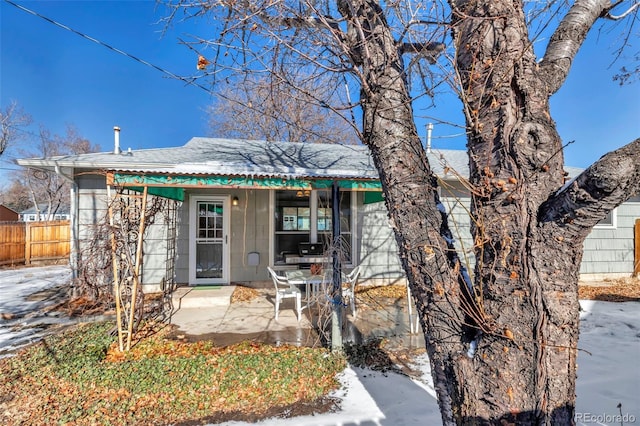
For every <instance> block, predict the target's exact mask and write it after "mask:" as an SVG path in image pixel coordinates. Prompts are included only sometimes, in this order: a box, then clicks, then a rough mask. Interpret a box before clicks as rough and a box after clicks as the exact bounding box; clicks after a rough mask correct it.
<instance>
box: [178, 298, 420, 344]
mask: <svg viewBox="0 0 640 426" xmlns="http://www.w3.org/2000/svg"><path fill="white" fill-rule="evenodd" d="M234 290H235V286H223V287H219V288H215V289H194V288H193V287H183V288H178V289H177V290H176V292H175V293H174V297H173V304H174V313H173V315H172V317H171V323H172V324H174V325H175V326H177V331H176V334H177V335H178V336H179V337H181V338H184V339H187V340H190V341H195V340H205V339H206V340H213V341H214V343H215V344H216V345H219V346H224V345H229V344H233V343H237V342H240V341H244V340H252V341H260V342H265V343H272V344H292V345H299V346H314V345H319V344H321V343H322V340H321V337H320V336H319V334H318V332H317V330H318V329H319V328H321V327H320V325H322V324H325V325H327V324H328V319H329V318H330V308H329V306H328V305H326V304H312V305H310V306H306V305H307V303H306V302H305V301H304V300H303V311H302V317H301V319H300V321H298V318H297V317H296V313H295V309H294V302H293V300H291V299H288V300H284V301H283V302H282V303H281V305H280V312H279V315H278V320H276V319H275V315H274V306H275V291H274V290H273V289H272V288H262V289H257V292H258V296H257V297H256V298H254V299H253V300H251V301H248V302H234V303H231V295H232V294H233V291H234ZM356 300H357V304H358V311H357V315H356V318H353V317H352V315H351V312H350V309H349V308H348V307H346V308H345V310H346V312H347V313H348V314H346V315H345V316H344V318H345V320H344V321H345V323H344V326H343V335H344V338H345V340H347V341H355V342H359V341H362V340H365V339H366V338H371V337H383V338H385V339H386V340H387V341H388V342H389V344H391V345H394V346H398V347H406V348H416V347H418V348H419V347H424V338H423V336H422V331H421V330H418V332H417V333H415V334H412V333H410V331H409V317H408V312H407V306H406V305H407V302H406V298H403V299H389V300H376V301H375V302H372V301H371V300H359V299H358V298H356ZM325 329H326V327H325Z"/></svg>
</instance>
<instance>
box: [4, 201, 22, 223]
mask: <svg viewBox="0 0 640 426" xmlns="http://www.w3.org/2000/svg"><path fill="white" fill-rule="evenodd" d="M19 216H20V215H19V214H18V212H16V211H15V210H13V209H10V208H9V207H7V206H5V205H3V204H0V222H17V221H18V218H19Z"/></svg>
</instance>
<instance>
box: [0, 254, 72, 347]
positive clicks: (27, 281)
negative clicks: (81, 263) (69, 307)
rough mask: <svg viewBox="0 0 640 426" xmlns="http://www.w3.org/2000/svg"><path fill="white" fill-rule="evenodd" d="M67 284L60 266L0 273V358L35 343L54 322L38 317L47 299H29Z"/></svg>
mask: <svg viewBox="0 0 640 426" xmlns="http://www.w3.org/2000/svg"><path fill="white" fill-rule="evenodd" d="M70 280H71V270H70V269H69V267H68V266H62V265H56V266H42V267H31V268H18V269H4V270H0V358H1V357H2V356H3V353H5V354H6V352H7V351H12V350H15V349H17V348H19V347H21V346H24V345H26V344H29V343H32V342H34V341H37V340H39V339H40V338H41V336H42V334H43V332H44V330H43V328H46V325H47V324H51V323H55V322H58V320H57V319H55V318H47V317H46V316H44V315H41V316H40V315H39V314H38V313H39V312H40V311H41V309H42V308H44V307H46V306H47V305H49V304H51V303H53V300H52V299H51V298H48V297H29V296H33V295H34V294H36V293H38V292H40V291H42V290H47V289H54V288H56V287H60V286H65V285H68V283H69V282H70Z"/></svg>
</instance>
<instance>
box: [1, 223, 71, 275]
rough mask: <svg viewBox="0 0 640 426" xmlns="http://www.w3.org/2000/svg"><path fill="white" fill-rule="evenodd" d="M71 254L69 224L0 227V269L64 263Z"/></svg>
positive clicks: (4, 225)
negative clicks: (42, 262) (35, 263)
mask: <svg viewBox="0 0 640 426" xmlns="http://www.w3.org/2000/svg"><path fill="white" fill-rule="evenodd" d="M70 250H71V229H70V226H69V221H68V220H54V221H46V222H1V223H0V265H7V264H12V265H15V264H21V263H24V264H26V265H29V264H31V263H32V262H38V261H50V260H59V259H65V258H68V257H69V253H70Z"/></svg>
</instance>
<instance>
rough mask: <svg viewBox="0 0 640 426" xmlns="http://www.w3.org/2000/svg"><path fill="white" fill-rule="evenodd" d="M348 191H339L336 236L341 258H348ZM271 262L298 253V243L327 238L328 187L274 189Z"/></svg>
mask: <svg viewBox="0 0 640 426" xmlns="http://www.w3.org/2000/svg"><path fill="white" fill-rule="evenodd" d="M351 218H352V214H351V193H350V192H341V193H340V236H341V249H342V252H343V256H344V257H343V261H345V262H347V263H349V262H350V261H351V255H352V254H351ZM274 220H275V238H274V249H275V263H276V264H278V263H285V262H286V257H287V256H298V255H299V247H300V243H308V242H311V243H319V244H322V245H323V247H328V246H329V244H330V242H331V232H332V222H331V193H330V192H329V191H276V193H275V211H274Z"/></svg>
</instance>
